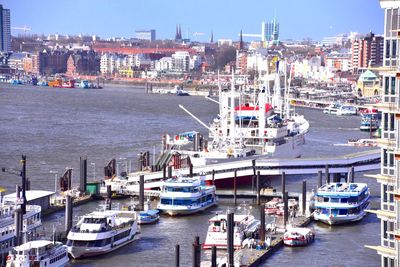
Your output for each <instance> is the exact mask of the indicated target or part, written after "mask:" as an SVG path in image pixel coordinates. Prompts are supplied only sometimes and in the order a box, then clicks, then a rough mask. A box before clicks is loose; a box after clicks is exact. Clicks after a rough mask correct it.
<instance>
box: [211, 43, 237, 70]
mask: <svg viewBox="0 0 400 267" xmlns="http://www.w3.org/2000/svg"><path fill="white" fill-rule="evenodd" d="M214 58H215V62H214V66H213V69H222V68H223V67H224V66H225V65H226V64H227V63H228V62H231V61H234V60H235V59H236V48H234V47H232V46H222V47H220V48H218V49H217V51H216V53H215V56H214Z"/></svg>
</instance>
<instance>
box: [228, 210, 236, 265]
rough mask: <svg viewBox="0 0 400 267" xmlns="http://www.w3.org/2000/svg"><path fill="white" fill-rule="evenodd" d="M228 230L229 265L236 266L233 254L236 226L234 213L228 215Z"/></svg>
mask: <svg viewBox="0 0 400 267" xmlns="http://www.w3.org/2000/svg"><path fill="white" fill-rule="evenodd" d="M227 219H228V220H227V231H226V234H227V235H228V236H227V242H228V244H227V245H228V247H227V248H228V267H234V261H233V256H234V255H233V254H234V247H233V242H234V241H233V232H234V231H233V230H234V227H235V223H234V214H233V213H228V216H227Z"/></svg>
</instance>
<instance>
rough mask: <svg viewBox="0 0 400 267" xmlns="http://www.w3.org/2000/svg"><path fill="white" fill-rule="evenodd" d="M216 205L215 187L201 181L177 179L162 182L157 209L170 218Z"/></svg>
mask: <svg viewBox="0 0 400 267" xmlns="http://www.w3.org/2000/svg"><path fill="white" fill-rule="evenodd" d="M216 204H217V198H216V194H215V186H213V185H211V186H209V185H205V184H204V181H201V179H194V178H177V179H172V178H171V179H168V180H167V181H165V182H164V185H163V187H162V190H161V193H160V203H159V204H158V207H157V208H158V209H159V210H160V211H162V212H165V213H167V214H169V215H171V216H174V215H188V214H192V213H196V212H199V211H203V210H205V209H207V208H209V207H211V206H214V205H216Z"/></svg>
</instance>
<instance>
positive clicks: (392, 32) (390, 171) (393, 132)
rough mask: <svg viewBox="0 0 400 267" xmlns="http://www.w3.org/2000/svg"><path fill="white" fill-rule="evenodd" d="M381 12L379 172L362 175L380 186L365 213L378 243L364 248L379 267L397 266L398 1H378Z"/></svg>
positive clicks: (399, 239)
mask: <svg viewBox="0 0 400 267" xmlns="http://www.w3.org/2000/svg"><path fill="white" fill-rule="evenodd" d="M380 5H381V7H382V8H383V9H384V10H385V11H384V12H385V27H384V53H383V67H381V68H380V69H379V73H380V75H381V76H382V102H381V103H379V104H376V107H377V108H378V110H379V111H381V112H382V124H381V139H380V140H379V141H378V144H379V145H380V146H381V155H382V158H381V172H380V173H379V174H377V175H366V176H370V177H373V178H376V179H377V181H378V182H379V183H380V189H381V190H380V192H381V198H380V201H381V204H380V206H379V209H378V210H369V212H371V213H375V214H376V215H377V217H378V218H379V219H380V220H381V224H380V239H381V242H380V244H376V245H373V246H371V245H367V246H366V247H367V248H370V249H374V250H376V251H377V253H378V254H379V255H380V256H381V266H399V264H400V261H399V253H400V250H399V249H400V231H399V228H400V172H399V170H400V132H399V130H400V107H399V105H398V99H399V97H398V96H399V93H400V89H399V84H400V80H399V79H398V77H400V64H399V63H400V61H399V60H400V57H399V53H398V50H397V49H396V47H398V45H399V35H398V32H399V26H398V23H397V21H398V14H399V11H400V1H399V0H392V1H388V0H380Z"/></svg>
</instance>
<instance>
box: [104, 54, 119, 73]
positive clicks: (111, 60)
mask: <svg viewBox="0 0 400 267" xmlns="http://www.w3.org/2000/svg"><path fill="white" fill-rule="evenodd" d="M115 59H116V56H115V55H113V54H108V53H105V54H103V55H102V56H101V58H100V72H101V73H102V74H113V73H114V72H115V69H116V67H115Z"/></svg>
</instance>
